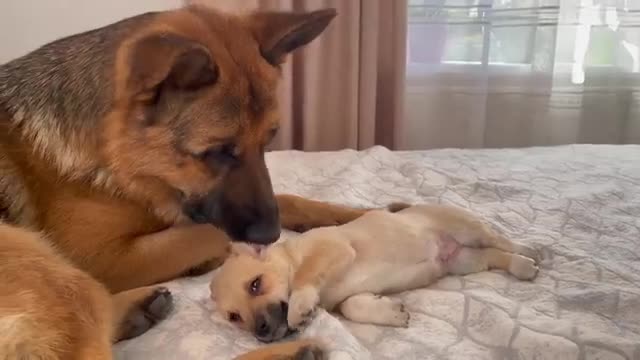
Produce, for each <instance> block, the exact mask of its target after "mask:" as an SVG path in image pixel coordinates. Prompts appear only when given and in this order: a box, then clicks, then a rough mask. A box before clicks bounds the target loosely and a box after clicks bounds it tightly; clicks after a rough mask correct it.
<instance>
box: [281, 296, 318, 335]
mask: <svg viewBox="0 0 640 360" xmlns="http://www.w3.org/2000/svg"><path fill="white" fill-rule="evenodd" d="M319 302H320V296H319V294H318V290H316V289H315V288H313V287H311V286H305V287H303V288H301V289H298V290H294V291H293V292H292V293H291V296H290V297H289V310H288V313H287V322H288V324H289V327H290V328H291V329H299V328H300V327H302V326H304V325H306V324H307V323H308V322H309V321H310V320H311V319H312V318H313V315H314V314H315V311H316V308H317V306H318V303H319Z"/></svg>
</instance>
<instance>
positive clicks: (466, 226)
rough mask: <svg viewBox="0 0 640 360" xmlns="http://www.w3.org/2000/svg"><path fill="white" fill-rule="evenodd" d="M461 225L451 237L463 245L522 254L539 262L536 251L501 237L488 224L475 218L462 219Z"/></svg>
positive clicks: (460, 220) (460, 219)
mask: <svg viewBox="0 0 640 360" xmlns="http://www.w3.org/2000/svg"><path fill="white" fill-rule="evenodd" d="M458 221H459V224H458V226H457V227H454V229H456V231H453V232H452V233H451V235H452V236H453V237H454V238H455V239H456V240H457V241H458V242H459V243H460V244H462V245H464V246H468V247H481V248H496V249H499V250H502V251H506V252H508V253H514V254H520V255H523V256H526V257H528V258H531V259H534V260H535V261H536V262H537V261H538V252H537V251H536V249H534V248H532V247H529V246H526V245H523V244H520V243H516V242H514V241H512V240H510V239H508V238H506V237H505V236H503V235H500V234H499V233H497V232H496V231H495V230H493V229H492V228H491V227H489V226H488V225H487V224H485V223H483V222H481V221H479V220H476V219H474V218H468V217H460V218H459V219H458Z"/></svg>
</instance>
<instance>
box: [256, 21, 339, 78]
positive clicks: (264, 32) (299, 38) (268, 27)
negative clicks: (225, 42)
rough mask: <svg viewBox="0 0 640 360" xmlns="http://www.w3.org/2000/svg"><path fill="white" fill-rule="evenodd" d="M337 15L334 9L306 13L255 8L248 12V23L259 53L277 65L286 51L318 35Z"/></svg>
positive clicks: (292, 49) (302, 44) (280, 62)
mask: <svg viewBox="0 0 640 360" xmlns="http://www.w3.org/2000/svg"><path fill="white" fill-rule="evenodd" d="M336 15H337V12H336V10H335V9H324V10H317V11H313V12H306V13H292V12H257V13H254V14H252V15H251V16H250V19H249V20H250V21H249V23H250V24H251V27H252V31H253V34H254V36H255V38H256V39H257V40H258V43H259V44H260V51H261V52H262V56H263V57H264V58H265V59H266V60H267V61H268V62H269V63H270V64H272V65H274V66H278V65H280V64H282V62H283V61H284V58H285V56H286V55H287V54H288V53H290V52H292V51H294V50H296V49H297V48H299V47H301V46H304V45H306V44H308V43H310V42H311V41H312V40H313V39H315V38H316V37H318V35H320V34H321V33H322V32H323V31H324V29H325V28H326V27H327V26H328V25H329V23H330V22H331V20H333V18H334V17H335V16H336Z"/></svg>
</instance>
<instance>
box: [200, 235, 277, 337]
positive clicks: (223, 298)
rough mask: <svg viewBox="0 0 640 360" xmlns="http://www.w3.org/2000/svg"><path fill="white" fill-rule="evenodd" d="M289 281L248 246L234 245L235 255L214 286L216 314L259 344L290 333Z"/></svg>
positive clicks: (217, 275) (213, 294)
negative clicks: (253, 337)
mask: <svg viewBox="0 0 640 360" xmlns="http://www.w3.org/2000/svg"><path fill="white" fill-rule="evenodd" d="M288 284H289V279H288V275H287V273H286V270H283V269H282V267H280V266H278V265H277V264H275V263H274V262H272V261H270V260H269V258H268V255H264V254H259V253H258V251H257V250H255V248H252V247H250V246H249V245H245V244H234V245H232V255H231V256H230V257H229V258H228V259H227V260H226V261H225V263H224V264H223V265H222V266H221V267H220V269H219V271H218V273H217V274H216V276H215V277H214V279H213V281H212V282H211V285H210V289H211V297H212V299H213V300H214V301H215V302H216V308H217V311H218V312H219V313H220V314H221V315H222V317H224V318H225V319H227V320H228V321H230V322H232V323H233V324H235V325H236V326H238V327H240V328H242V329H244V330H247V331H250V332H251V333H253V335H254V336H255V337H256V338H257V339H258V340H260V341H263V342H271V341H275V340H279V339H281V338H283V337H285V336H286V335H287V334H288V333H289V327H288V325H287V311H288V299H289V285H288Z"/></svg>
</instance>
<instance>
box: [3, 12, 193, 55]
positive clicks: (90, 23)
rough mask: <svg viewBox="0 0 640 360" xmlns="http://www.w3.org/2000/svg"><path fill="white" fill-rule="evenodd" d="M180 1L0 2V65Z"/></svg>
mask: <svg viewBox="0 0 640 360" xmlns="http://www.w3.org/2000/svg"><path fill="white" fill-rule="evenodd" d="M181 3H182V1H181V0H0V64H3V63H5V62H7V61H9V60H11V59H13V58H16V57H18V56H21V55H24V54H26V53H27V52H29V51H31V50H34V49H36V48H37V47H39V46H41V45H43V44H46V43H48V42H50V41H53V40H55V39H58V38H60V37H63V36H67V35H72V34H75V33H78V32H82V31H86V30H91V29H94V28H97V27H100V26H104V25H107V24H109V23H112V22H114V21H117V20H120V19H122V18H125V17H128V16H132V15H137V14H141V13H144V12H147V11H157V10H166V9H170V8H175V7H178V6H180V4H181Z"/></svg>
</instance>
